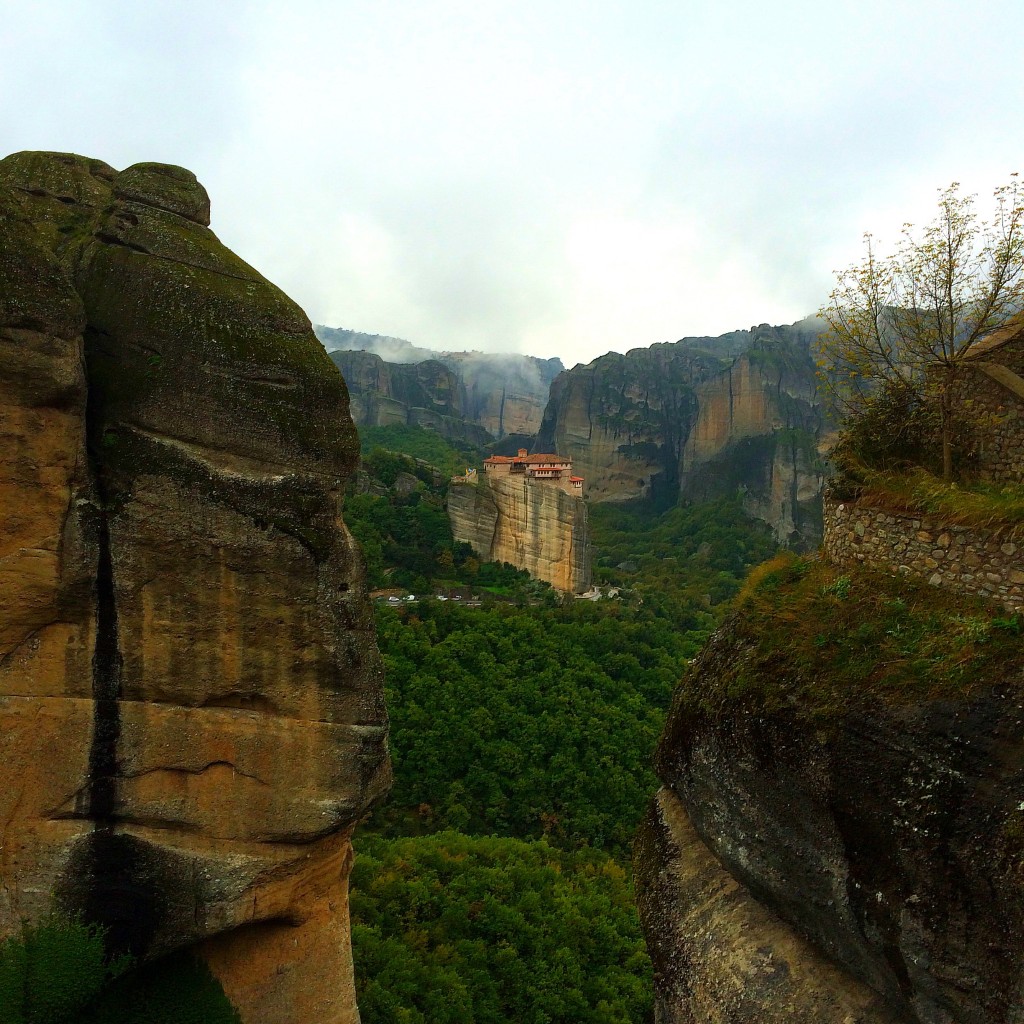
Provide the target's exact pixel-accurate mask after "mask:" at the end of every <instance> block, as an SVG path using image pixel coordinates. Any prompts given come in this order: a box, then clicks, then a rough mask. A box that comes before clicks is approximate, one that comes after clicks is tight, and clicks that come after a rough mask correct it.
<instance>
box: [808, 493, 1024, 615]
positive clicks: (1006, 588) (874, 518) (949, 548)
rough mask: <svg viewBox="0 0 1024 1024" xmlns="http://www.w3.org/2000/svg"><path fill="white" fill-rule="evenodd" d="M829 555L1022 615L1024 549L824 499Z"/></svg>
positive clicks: (936, 524) (934, 522)
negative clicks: (1000, 605) (995, 603)
mask: <svg viewBox="0 0 1024 1024" xmlns="http://www.w3.org/2000/svg"><path fill="white" fill-rule="evenodd" d="M824 511H825V540H824V545H825V553H826V555H827V556H828V558H829V560H830V561H832V562H834V563H835V564H837V565H858V564H861V565H867V566H870V567H871V568H875V569H882V570H883V571H887V572H897V573H902V574H904V575H906V576H911V577H914V578H916V579H921V580H926V581H927V582H928V583H931V584H932V585H933V586H937V587H944V588H948V589H950V590H955V591H958V592H960V593H967V594H976V595H978V596H979V597H987V598H990V599H992V600H996V601H1001V602H1002V603H1003V605H1004V606H1005V607H1006V608H1007V609H1008V610H1012V611H1020V610H1022V609H1024V544H1018V543H1015V542H1014V541H1011V540H1007V539H1006V538H1005V537H999V536H995V535H992V534H988V533H985V532H984V531H982V530H975V529H969V528H967V527H964V526H948V525H945V524H943V523H942V522H940V521H939V520H937V519H935V518H934V517H931V518H917V519H915V518H913V517H912V516H909V515H899V514H896V513H893V512H884V511H881V510H880V509H877V508H869V507H867V506H862V505H858V504H855V503H852V502H838V501H836V500H835V499H831V498H826V499H825V510H824Z"/></svg>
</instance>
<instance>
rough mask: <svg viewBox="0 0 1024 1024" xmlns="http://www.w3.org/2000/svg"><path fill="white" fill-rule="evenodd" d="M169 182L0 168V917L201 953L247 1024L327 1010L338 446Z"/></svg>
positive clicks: (373, 678) (336, 915)
mask: <svg viewBox="0 0 1024 1024" xmlns="http://www.w3.org/2000/svg"><path fill="white" fill-rule="evenodd" d="M208 224H209V199H208V197H207V195H206V192H205V190H204V189H203V188H202V186H201V185H200V184H199V183H198V182H197V181H196V180H195V177H194V176H193V175H192V174H191V173H190V172H188V171H185V170H183V169H181V168H176V167H171V166H167V165H159V164H138V165H135V166H134V167H130V168H128V169H127V170H125V171H122V172H120V173H118V172H116V171H114V170H113V169H112V168H110V167H109V166H107V165H106V164H103V163H101V162H99V161H93V160H87V159H84V158H82V157H75V156H71V155H67V154H31V153H21V154H16V155H14V156H12V157H8V158H7V159H6V160H4V161H0V228H2V230H3V237H2V244H0V368H2V371H3V372H2V373H0V437H2V438H3V441H4V444H5V451H7V452H10V453H13V454H12V455H11V456H10V457H8V458H7V459H5V461H4V467H3V469H2V470H0V756H2V757H3V759H4V762H5V764H6V765H7V766H8V776H7V778H8V784H7V785H6V786H5V787H4V791H3V793H2V794H0V823H2V824H0V877H2V880H3V885H2V887H0V934H9V933H11V932H12V931H13V930H14V929H16V928H17V927H18V926H19V924H20V922H21V921H22V920H23V919H28V920H37V919H39V918H41V917H42V916H44V915H45V914H46V913H48V912H49V911H51V910H52V909H54V904H55V903H56V905H57V907H58V908H59V909H61V910H63V911H65V912H68V913H72V914H81V915H83V916H84V917H85V918H86V919H87V920H91V921H95V922H97V923H100V924H102V925H104V926H105V927H106V928H107V929H108V933H107V935H108V944H109V946H110V949H111V952H118V951H124V950H127V951H129V952H131V953H133V954H134V955H135V956H137V957H139V958H155V957H159V956H160V955H162V954H164V953H167V952H170V951H172V950H175V949H179V948H182V947H186V946H187V947H192V948H194V949H196V950H197V951H198V952H200V953H201V955H203V956H204V957H205V958H206V960H207V962H208V963H209V964H210V966H211V968H212V969H213V970H214V972H215V974H216V975H217V976H218V977H219V978H220V980H221V982H222V984H223V985H224V987H225V990H226V991H227V993H228V995H229V997H230V998H231V999H232V1001H233V1002H235V1004H236V1005H237V1006H238V1008H239V1010H240V1011H241V1014H242V1018H243V1020H244V1021H245V1022H246V1024H256V1022H259V1024H294V1022H296V1021H301V1020H317V1021H324V1022H336V1024H340V1022H348V1021H354V1020H356V1019H357V1016H358V1015H357V1011H356V1009H355V1004H354V988H353V979H352V968H351V957H350V951H349V940H348V921H347V909H346V906H347V877H348V868H349V865H350V863H351V846H350V837H351V832H352V829H353V827H354V825H355V822H356V821H357V820H358V819H359V817H360V816H361V815H362V813H363V812H364V811H365V809H366V807H367V806H368V805H369V804H370V803H371V802H372V801H373V800H374V799H375V798H377V797H378V796H379V795H381V793H382V792H383V791H384V790H385V789H386V787H387V785H388V779H389V774H388V762H387V751H386V742H385V734H386V717H385V713H384V708H383V703H382V694H381V672H380V665H379V656H378V654H377V651H376V646H375V642H374V637H373V628H372V616H371V614H370V610H369V606H368V602H367V600H366V597H365V592H364V588H363V583H362V578H361V572H360V568H359V559H358V555H357V552H356V550H355V546H354V543H353V541H352V539H351V537H350V535H349V534H348V531H347V530H346V528H345V526H344V523H343V522H342V519H341V492H342V486H343V484H344V481H345V480H346V478H347V477H348V476H349V474H350V473H351V472H352V470H353V466H354V463H355V459H356V457H357V451H358V448H357V444H356V441H355V435H354V430H353V427H352V423H351V420H350V418H349V416H348V412H347V409H348V402H347V395H346V391H345V386H344V383H343V381H342V379H341V377H340V375H339V374H338V373H337V371H336V370H335V369H334V367H333V366H332V365H331V363H330V361H329V360H328V359H327V357H326V355H325V354H324V353H323V351H322V349H321V347H320V345H319V344H318V342H317V341H316V339H315V337H314V336H313V334H312V331H311V328H310V325H309V323H308V321H307V320H306V318H305V316H304V315H303V314H302V312H301V310H299V309H298V307H296V306H295V305H294V303H292V302H291V301H290V300H289V299H288V298H287V297H286V296H284V295H283V294H282V293H281V292H280V291H279V290H278V289H276V288H275V287H274V286H273V285H271V284H270V283H269V282H268V281H266V280H265V279H264V278H262V277H261V276H260V275H259V274H258V273H257V272H256V271H255V270H253V269H252V268H251V267H249V266H248V265H247V264H245V263H244V262H243V261H242V260H240V259H239V258H238V257H237V256H235V255H234V254H233V253H231V252H230V251H229V250H228V249H226V248H225V247H224V246H223V245H221V243H220V242H219V241H218V240H217V238H216V236H215V235H214V234H213V233H212V232H211V231H210V229H209V227H208Z"/></svg>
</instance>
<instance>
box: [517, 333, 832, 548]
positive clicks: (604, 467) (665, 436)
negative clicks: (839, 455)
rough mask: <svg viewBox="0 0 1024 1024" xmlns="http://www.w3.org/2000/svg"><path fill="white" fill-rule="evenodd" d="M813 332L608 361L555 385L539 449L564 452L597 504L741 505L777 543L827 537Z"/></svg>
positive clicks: (656, 350)
mask: <svg viewBox="0 0 1024 1024" xmlns="http://www.w3.org/2000/svg"><path fill="white" fill-rule="evenodd" d="M814 337H815V330H814V328H813V325H810V324H806V325H805V324H796V325H794V326H793V327H791V328H785V327H776V328H770V327H768V326H767V325H762V326H761V327H759V328H755V329H753V330H752V331H749V332H737V333H736V334H732V335H725V336H723V337H722V338H718V339H713V338H694V339H685V340H684V341H680V342H676V343H674V344H664V345H654V346H652V347H651V348H649V349H634V350H633V351H631V352H628V353H627V354H626V355H624V356H623V355H617V354H615V353H610V354H609V355H607V356H602V357H601V358H600V359H597V360H595V361H594V362H593V363H590V364H589V365H587V366H583V367H575V368H574V369H573V370H570V371H568V372H567V373H564V374H562V375H561V376H560V377H558V378H557V379H556V380H555V382H554V384H553V385H552V388H551V398H550V401H549V403H548V407H547V409H546V411H545V418H544V423H543V425H542V427H541V431H540V435H539V437H538V440H537V442H536V445H535V447H538V448H540V449H549V450H552V451H558V452H562V453H564V454H566V455H568V456H569V457H571V458H572V460H573V465H574V467H575V469H576V471H577V472H579V473H580V474H581V475H582V476H585V477H586V479H587V489H588V495H589V496H590V497H591V500H594V501H620V500H627V499H631V498H647V497H653V498H656V499H661V500H663V501H674V500H676V499H677V498H678V497H680V496H682V497H684V498H686V499H688V500H695V501H701V500H708V499H710V498H715V497H720V496H723V495H726V494H734V493H737V492H738V493H740V494H742V495H743V500H744V503H745V505H746V507H747V510H748V511H749V512H750V513H751V514H752V515H754V516H755V517H757V518H760V519H762V520H764V521H765V522H767V523H769V525H771V527H772V529H773V531H774V533H775V535H776V537H777V538H778V539H779V540H780V541H781V542H784V543H789V544H792V545H794V546H797V547H805V548H806V547H813V546H815V545H816V544H817V543H818V541H819V540H820V537H821V489H822V484H823V480H824V473H823V468H822V466H821V463H820V460H819V458H818V456H817V451H816V440H817V435H818V433H819V431H820V429H821V413H820V409H819V406H818V403H817V398H816V394H815V387H814V367H813V363H812V361H811V359H810V356H809V346H810V344H811V342H812V341H813V338H814Z"/></svg>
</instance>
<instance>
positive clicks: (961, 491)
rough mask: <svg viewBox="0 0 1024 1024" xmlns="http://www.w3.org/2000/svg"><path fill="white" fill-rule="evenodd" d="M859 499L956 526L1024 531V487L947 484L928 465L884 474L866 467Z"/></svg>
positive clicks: (1011, 532) (1013, 533)
mask: <svg viewBox="0 0 1024 1024" xmlns="http://www.w3.org/2000/svg"><path fill="white" fill-rule="evenodd" d="M858 475H860V476H861V477H862V479H863V484H862V486H861V488H860V496H859V498H858V501H859V502H860V503H862V504H864V505H869V506H871V507H872V508H879V509H882V510H884V511H888V512H898V513H902V514H905V515H913V516H916V517H921V516H926V515H928V516H934V517H935V518H936V519H941V520H942V521H943V522H944V523H948V524H949V525H953V526H966V527H971V528H974V529H980V530H989V531H993V532H998V533H1000V534H1004V535H1006V536H1007V537H1010V536H1013V537H1017V536H1021V535H1024V485H1022V484H1002V485H1000V484H956V483H951V484H947V483H945V482H944V481H943V480H941V479H940V478H939V477H937V476H933V475H932V474H931V473H928V472H926V471H925V470H923V469H915V470H913V471H912V472H909V473H881V472H878V471H877V470H870V469H863V470H861V472H860V473H859V474H858Z"/></svg>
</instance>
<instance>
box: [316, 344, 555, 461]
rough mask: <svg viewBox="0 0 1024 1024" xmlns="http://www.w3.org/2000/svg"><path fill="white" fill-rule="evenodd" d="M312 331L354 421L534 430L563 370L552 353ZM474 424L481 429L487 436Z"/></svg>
mask: <svg viewBox="0 0 1024 1024" xmlns="http://www.w3.org/2000/svg"><path fill="white" fill-rule="evenodd" d="M315 330H316V334H317V337H318V338H319V339H320V341H321V342H322V343H323V345H324V346H325V348H326V349H327V350H328V352H329V353H330V354H331V358H332V359H334V361H335V363H337V365H338V366H339V368H340V369H341V372H342V374H343V376H344V377H345V379H346V381H347V383H348V385H349V391H350V393H351V395H352V398H353V405H352V411H353V416H354V417H355V420H356V423H358V424H359V425H366V426H386V425H388V424H391V423H408V424H419V425H421V426H427V427H431V428H432V429H435V430H438V431H439V432H440V433H442V434H444V435H445V436H446V437H449V438H452V439H464V440H471V441H473V443H476V444H479V443H486V442H487V441H494V440H500V439H501V438H503V437H507V436H508V435H510V434H516V435H520V434H525V435H530V436H532V435H534V434H536V433H537V431H538V430H539V429H540V424H541V419H542V417H543V414H544V408H545V406H546V404H547V400H548V391H549V389H550V386H551V382H552V381H553V380H554V379H555V377H556V376H558V374H559V373H561V372H562V370H563V369H564V367H563V365H562V361H561V360H560V359H557V358H555V359H538V358H536V357H534V356H523V355H518V354H516V353H511V352H508V353H488V352H435V351H432V350H430V349H425V348H419V347H418V346H416V345H413V344H411V343H410V342H408V341H405V340H404V339H402V338H389V337H385V336H383V335H379V334H362V333H360V332H358V331H350V330H346V329H344V328H333V327H323V326H317V327H316V328H315ZM368 357H375V359H376V360H378V361H379V362H377V361H374V359H373V358H368ZM417 367H418V368H417ZM441 368H446V369H447V370H448V371H450V373H451V375H453V376H451V375H448V374H445V373H444V372H443V370H442V369H441ZM438 417H440V419H439V418H438ZM463 422H464V424H465V425H461V424H462V423H463ZM473 427H476V428H482V429H483V430H484V431H486V433H487V435H488V436H487V437H486V439H484V440H481V437H480V436H479V433H478V432H474V430H473V429H472V428H473Z"/></svg>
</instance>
